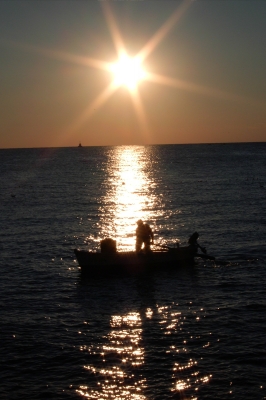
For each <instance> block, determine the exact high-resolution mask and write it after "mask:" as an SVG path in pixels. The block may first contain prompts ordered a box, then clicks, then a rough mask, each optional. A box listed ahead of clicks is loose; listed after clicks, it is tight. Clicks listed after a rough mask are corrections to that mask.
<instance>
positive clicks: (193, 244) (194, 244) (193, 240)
mask: <svg viewBox="0 0 266 400" xmlns="http://www.w3.org/2000/svg"><path fill="white" fill-rule="evenodd" d="M198 238H199V234H198V232H194V233H193V234H192V235H191V236H190V238H189V239H188V244H189V247H190V248H191V249H192V250H193V252H194V253H195V254H196V253H197V252H198V249H200V250H201V251H202V253H204V254H206V249H205V247H201V246H200V245H199V244H198Z"/></svg>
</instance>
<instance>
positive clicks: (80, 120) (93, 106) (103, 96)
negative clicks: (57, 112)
mask: <svg viewBox="0 0 266 400" xmlns="http://www.w3.org/2000/svg"><path fill="white" fill-rule="evenodd" d="M116 89H117V88H116V86H115V85H114V82H111V83H110V85H109V86H107V88H105V90H103V91H102V92H101V93H100V94H99V95H98V96H97V97H96V98H95V99H94V101H93V102H92V103H90V104H89V106H88V107H87V108H86V109H85V110H84V111H83V112H82V113H81V114H80V115H79V117H77V118H76V119H75V121H74V122H73V123H72V124H71V126H70V127H69V128H68V129H67V130H66V131H64V133H63V134H62V135H61V136H64V139H68V138H69V137H71V136H72V135H74V134H75V133H76V132H77V131H78V130H79V128H81V126H82V125H84V123H85V122H86V121H88V119H89V118H90V117H91V116H92V115H94V114H95V112H97V109H99V108H100V107H101V106H102V105H103V104H104V103H105V102H106V101H107V100H108V99H109V97H111V96H112V95H113V94H114V92H115V91H116ZM59 140H60V139H59V138H58V140H57V141H59Z"/></svg>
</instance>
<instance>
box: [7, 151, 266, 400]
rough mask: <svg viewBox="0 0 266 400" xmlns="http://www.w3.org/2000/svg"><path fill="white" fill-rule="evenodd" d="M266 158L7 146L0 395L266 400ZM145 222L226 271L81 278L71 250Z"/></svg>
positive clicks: (122, 238) (123, 237)
mask: <svg viewBox="0 0 266 400" xmlns="http://www.w3.org/2000/svg"><path fill="white" fill-rule="evenodd" d="M265 150H266V147H265V144H235V145H234V144H232V145H195V146H150V147H105V148H81V149H78V148H76V149H24V150H1V151H0V185H1V191H0V200H1V202H0V208H1V209H0V211H1V212H0V224H1V228H2V229H1V232H0V235H1V242H0V243H1V244H0V246H1V248H0V249H1V266H0V267H1V283H0V285H1V290H0V305H1V340H2V341H1V344H2V354H1V355H2V357H1V385H0V397H1V398H3V399H24V398H25V399H28V398H30V399H41V398H44V399H46V398H47V399H48V398H51V399H82V398H84V399H116V400H117V399H123V400H144V399H145V400H159V399H160V400H161V399H190V400H195V399H198V400H202V399H203V400H204V399H214V398H215V399H219V400H224V399H227V398H228V399H235V400H239V399H257V400H262V399H265V398H266V389H265V382H266V376H265V362H266V352H265V348H266V343H265V328H266V322H265V309H266V303H265V287H266V273H265V239H264V237H265V221H266V215H265V212H266V211H265V210H266V207H265V206H266V204H265V202H266V200H265V198H266V196H265V190H266V181H265V176H266V174H265V172H266V163H265ZM141 217H142V218H143V219H144V220H147V221H149V222H150V224H151V225H152V227H153V228H154V231H155V240H156V243H167V244H174V243H175V242H176V240H179V242H180V244H181V245H185V244H186V242H187V238H188V236H189V235H190V234H191V233H192V232H193V231H195V230H197V231H199V233H200V243H202V244H203V245H205V246H206V247H207V249H208V252H209V253H210V254H212V255H215V256H216V262H210V261H207V262H204V261H203V260H199V261H198V263H197V265H195V266H194V267H192V268H181V269H178V270H176V271H167V269H166V268H163V269H162V271H161V272H158V273H156V274H151V275H150V276H140V277H127V278H125V277H124V278H122V277H121V278H106V277H104V276H102V277H99V278H97V279H84V278H82V277H81V276H80V273H79V270H78V267H77V262H76V260H75V259H74V254H73V249H74V248H75V247H80V248H88V247H90V248H94V249H97V248H98V247H99V241H100V240H101V239H102V238H103V237H106V236H112V237H114V238H115V239H116V240H117V244H118V248H119V249H132V250H133V249H134V231H135V228H136V225H135V222H136V219H138V218H141Z"/></svg>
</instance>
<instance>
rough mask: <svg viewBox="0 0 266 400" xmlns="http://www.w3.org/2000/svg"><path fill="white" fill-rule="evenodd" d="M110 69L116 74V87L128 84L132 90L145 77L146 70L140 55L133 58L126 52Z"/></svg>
mask: <svg viewBox="0 0 266 400" xmlns="http://www.w3.org/2000/svg"><path fill="white" fill-rule="evenodd" d="M110 70H111V72H112V73H113V76H114V85H115V86H116V87H119V86H126V87H127V88H128V89H129V90H131V91H132V90H134V89H136V87H137V85H138V83H139V82H140V81H142V80H144V79H145V71H144V69H143V67H142V65H141V59H140V58H139V57H132V58H131V57H129V56H128V55H127V54H124V55H123V56H121V57H120V58H119V60H118V61H117V62H116V63H114V64H111V66H110Z"/></svg>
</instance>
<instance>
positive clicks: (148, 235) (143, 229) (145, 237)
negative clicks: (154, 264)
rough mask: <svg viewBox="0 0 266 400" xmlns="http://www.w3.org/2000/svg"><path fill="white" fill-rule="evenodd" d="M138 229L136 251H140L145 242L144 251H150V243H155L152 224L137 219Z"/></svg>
mask: <svg viewBox="0 0 266 400" xmlns="http://www.w3.org/2000/svg"><path fill="white" fill-rule="evenodd" d="M137 225H138V227H137V229H136V252H137V253H139V252H140V250H141V247H142V244H143V243H144V251H145V252H148V251H150V245H151V243H153V232H152V230H151V227H150V225H148V224H144V223H143V221H142V220H141V219H139V220H138V221H137Z"/></svg>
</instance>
